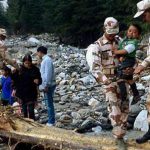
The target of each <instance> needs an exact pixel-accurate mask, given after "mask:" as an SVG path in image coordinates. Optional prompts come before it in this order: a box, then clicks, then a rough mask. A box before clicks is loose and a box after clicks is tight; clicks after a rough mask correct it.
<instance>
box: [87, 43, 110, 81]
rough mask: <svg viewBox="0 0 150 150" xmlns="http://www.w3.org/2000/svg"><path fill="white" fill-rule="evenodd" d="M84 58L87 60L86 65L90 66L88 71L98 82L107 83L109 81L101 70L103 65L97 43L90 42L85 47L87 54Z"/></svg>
mask: <svg viewBox="0 0 150 150" xmlns="http://www.w3.org/2000/svg"><path fill="white" fill-rule="evenodd" d="M86 59H87V62H88V65H89V67H90V72H91V73H92V75H93V76H94V78H95V79H96V81H97V82H98V83H101V82H102V83H107V82H109V80H108V78H107V77H106V75H105V74H104V73H103V72H102V70H103V67H102V64H101V51H100V47H99V45H97V44H91V45H90V46H89V47H88V48H87V55H86Z"/></svg>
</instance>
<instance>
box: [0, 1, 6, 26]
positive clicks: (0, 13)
mask: <svg viewBox="0 0 150 150" xmlns="http://www.w3.org/2000/svg"><path fill="white" fill-rule="evenodd" d="M5 26H8V21H7V18H6V15H5V12H4V9H3V7H2V5H1V3H0V28H2V27H3V28H4V27H5Z"/></svg>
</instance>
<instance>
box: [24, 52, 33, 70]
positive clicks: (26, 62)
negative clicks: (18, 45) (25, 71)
mask: <svg viewBox="0 0 150 150" xmlns="http://www.w3.org/2000/svg"><path fill="white" fill-rule="evenodd" d="M22 61H23V66H24V67H26V68H31V66H32V57H31V55H29V54H26V55H25V56H24V57H23V60H22Z"/></svg>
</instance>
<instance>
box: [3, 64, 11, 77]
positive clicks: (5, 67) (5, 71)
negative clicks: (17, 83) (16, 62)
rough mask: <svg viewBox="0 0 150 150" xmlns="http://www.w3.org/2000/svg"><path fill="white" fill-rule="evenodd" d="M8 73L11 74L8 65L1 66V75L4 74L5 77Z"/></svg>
mask: <svg viewBox="0 0 150 150" xmlns="http://www.w3.org/2000/svg"><path fill="white" fill-rule="evenodd" d="M10 74H11V69H10V68H9V67H7V66H4V67H3V68H2V75H3V76H5V77H7V76H9V75H10Z"/></svg>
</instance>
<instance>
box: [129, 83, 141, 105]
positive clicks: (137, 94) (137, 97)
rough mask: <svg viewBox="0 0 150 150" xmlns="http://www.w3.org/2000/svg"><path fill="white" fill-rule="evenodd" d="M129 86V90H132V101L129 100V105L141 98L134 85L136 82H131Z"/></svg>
mask: <svg viewBox="0 0 150 150" xmlns="http://www.w3.org/2000/svg"><path fill="white" fill-rule="evenodd" d="M130 87H131V90H132V92H133V96H134V97H133V100H132V102H131V105H134V104H136V103H137V102H139V101H140V100H141V98H140V95H139V91H138V89H137V87H136V84H135V83H133V84H131V85H130Z"/></svg>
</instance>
